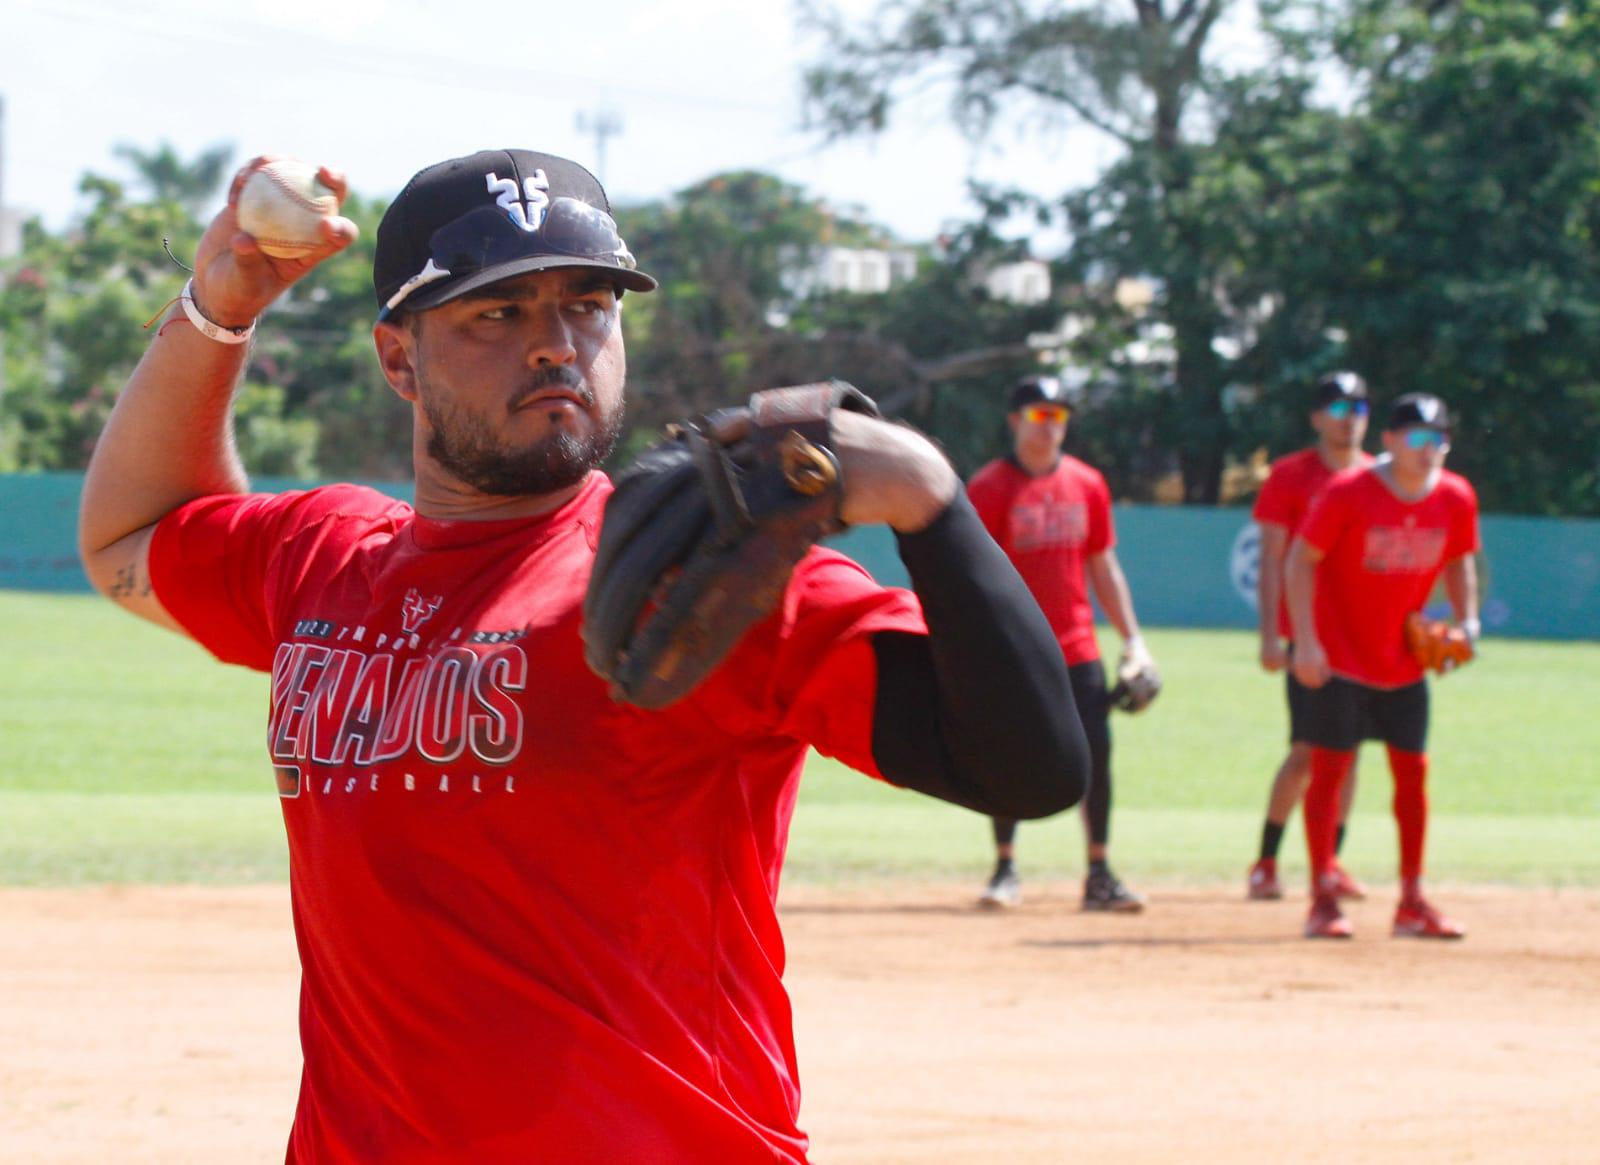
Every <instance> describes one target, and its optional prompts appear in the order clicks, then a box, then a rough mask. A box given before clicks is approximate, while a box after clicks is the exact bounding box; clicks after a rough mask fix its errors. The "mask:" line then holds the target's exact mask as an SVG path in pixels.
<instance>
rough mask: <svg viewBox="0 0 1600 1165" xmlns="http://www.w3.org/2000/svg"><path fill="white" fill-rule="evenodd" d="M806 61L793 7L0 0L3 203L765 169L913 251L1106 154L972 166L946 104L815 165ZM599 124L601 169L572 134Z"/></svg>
mask: <svg viewBox="0 0 1600 1165" xmlns="http://www.w3.org/2000/svg"><path fill="white" fill-rule="evenodd" d="M839 6H840V7H842V8H843V10H844V11H845V12H846V13H848V14H852V15H855V16H862V15H865V14H866V13H868V12H869V11H871V10H872V8H873V7H874V5H873V3H872V0H842V3H841V4H840V5H839ZM819 51H820V50H819V48H818V46H817V45H816V44H815V43H814V42H807V41H805V40H802V39H800V35H799V33H798V32H797V29H796V24H795V19H794V14H793V11H792V8H791V6H790V4H789V2H788V0H671V2H663V0H649V2H647V0H609V2H607V3H595V2H593V0H566V2H559V3H558V2H547V0H522V2H521V3H509V4H508V3H499V4H489V5H480V4H467V3H454V4H452V3H447V2H438V0H223V2H221V3H219V2H217V0H120V2H117V0H0V98H3V99H4V102H5V121H4V126H3V134H4V137H3V146H4V156H3V167H4V168H3V170H0V200H3V202H4V204H5V205H6V206H9V207H11V208H13V209H14V210H15V209H20V210H22V211H23V212H26V213H30V214H39V215H42V216H43V218H44V221H45V222H46V224H47V225H48V226H50V227H51V228H52V229H59V228H60V227H62V226H64V225H65V224H66V223H67V222H68V221H70V219H71V217H72V216H73V214H74V213H75V212H76V211H77V210H80V209H81V208H82V202H81V200H80V198H79V196H78V194H77V185H78V181H79V179H80V178H81V176H82V175H83V174H84V172H85V171H89V170H92V171H95V172H97V173H101V174H106V175H109V176H113V177H123V178H126V177H130V176H131V172H130V170H129V169H128V167H127V165H126V163H124V162H123V161H122V160H120V159H118V158H117V157H116V155H115V153H114V148H115V147H116V146H117V145H119V144H131V145H134V146H136V147H138V148H139V149H141V150H147V151H148V150H154V149H156V148H158V147H159V146H160V145H161V144H162V143H171V145H172V146H173V147H174V148H175V149H176V150H177V151H178V153H179V155H180V156H183V157H193V156H194V155H196V154H198V153H199V152H200V151H201V150H203V149H206V148H208V147H212V146H215V145H219V144H231V145H233V146H234V147H235V153H234V159H235V162H237V163H242V162H244V161H245V160H247V159H248V158H250V157H251V156H253V155H255V154H258V153H275V154H284V155H289V156H293V157H299V158H304V159H306V160H308V161H313V162H318V163H323V164H327V165H331V166H334V167H336V168H340V169H343V170H344V171H345V172H346V174H347V176H348V179H349V182H350V185H351V188H352V189H354V190H356V191H358V192H360V193H361V194H363V195H365V196H369V197H380V198H390V197H393V195H394V194H395V193H397V192H398V191H399V189H400V188H401V186H403V185H404V184H405V182H406V180H407V178H409V177H410V175H411V174H412V173H414V172H415V171H416V170H418V169H420V168H422V167H423V166H425V165H428V164H430V163H432V162H435V161H439V160H441V159H444V158H449V157H455V156H459V155H463V154H468V153H471V152H473V151H475V150H478V149H483V148H498V147H505V146H522V147H527V148H531V149H538V150H544V151H547V152H550V153H556V154H561V155H564V156H566V157H569V158H573V159H574V160H577V161H579V162H582V163H584V164H586V165H588V166H589V167H590V168H591V169H595V170H597V171H600V172H601V174H600V176H601V178H602V180H603V182H604V184H605V186H606V188H607V190H608V192H609V193H610V195H611V199H612V201H613V202H614V203H624V204H626V203H628V202H637V201H642V200H648V199H659V198H664V197H667V196H669V195H671V194H672V193H673V192H675V191H677V190H680V189H683V188H684V187H686V186H689V185H692V184H693V183H695V182H697V181H699V180H701V179H703V178H706V177H709V176H710V175H712V174H714V173H717V172H720V171H725V170H731V169H746V168H748V169H758V170H764V171H767V172H770V173H774V174H777V175H779V176H780V177H782V178H784V179H785V180H787V181H790V182H792V183H795V184H797V185H799V186H801V187H803V188H804V189H805V191H806V192H807V193H808V194H810V195H811V196H813V197H816V198H820V199H823V200H825V201H827V202H828V203H830V204H831V205H833V206H835V207H837V208H839V209H841V210H850V209H854V210H857V211H859V212H861V213H863V214H864V215H865V217H867V218H868V219H869V220H870V221H872V222H875V223H877V224H879V225H881V226H884V227H887V228H889V229H890V230H891V231H892V232H893V233H894V234H895V235H896V236H897V237H899V238H900V239H902V240H903V241H907V242H917V241H924V240H927V239H931V238H933V237H934V236H936V235H937V234H938V233H939V232H940V230H941V227H942V226H943V225H944V224H946V223H948V222H951V221H961V220H966V219H970V218H972V217H973V216H974V214H975V207H974V205H973V204H972V203H971V201H970V199H969V197H968V195H967V188H966V184H967V180H968V179H969V178H972V177H977V178H980V179H983V180H986V181H990V182H998V183H1003V184H1007V185H1016V186H1020V187H1022V188H1024V189H1030V190H1033V191H1035V192H1037V193H1042V194H1054V193H1060V192H1061V191H1064V190H1066V189H1068V188H1070V187H1072V186H1075V185H1079V184H1081V183H1084V182H1087V181H1089V180H1091V179H1092V178H1093V176H1094V174H1095V173H1097V172H1098V170H1099V169H1100V168H1101V167H1102V166H1103V165H1104V164H1105V163H1106V162H1107V161H1108V160H1109V159H1110V158H1111V157H1112V156H1113V147H1112V145H1111V143H1110V142H1109V141H1107V140H1105V139H1103V138H1101V137H1099V135H1096V134H1094V133H1092V132H1091V131H1086V130H1085V131H1078V132H1076V133H1071V134H1068V133H1063V132H1059V131H1058V132H1054V133H1052V134H1048V135H1046V134H1042V133H1041V132H1039V127H1038V126H1037V125H1035V126H1031V127H1027V128H1026V129H1024V127H1021V126H1016V127H1001V129H1000V130H999V131H998V132H997V133H996V134H995V135H994V136H993V139H992V140H991V141H990V142H989V143H987V144H985V145H983V146H974V145H973V144H971V143H969V142H967V141H966V140H965V139H963V138H961V137H960V136H959V135H958V134H957V133H956V132H955V131H954V130H953V129H951V128H950V127H949V125H948V119H947V117H946V106H945V101H946V100H947V98H946V97H942V96H941V97H937V98H929V99H926V100H924V101H922V102H921V103H920V104H919V105H918V106H917V107H915V108H912V109H909V110H907V111H905V114H904V116H901V117H899V118H898V121H897V123H896V124H895V125H894V126H893V127H892V128H891V131H890V132H889V133H888V134H886V135H884V136H883V137H881V138H878V139H874V140H870V141H869V140H862V141H851V142H846V143H841V144H834V145H828V144H826V143H824V142H823V141H822V139H821V137H820V136H819V135H818V134H816V133H815V132H805V131H803V130H802V129H801V105H800V74H801V69H802V67H803V65H804V64H805V63H807V62H808V61H810V60H812V59H813V58H814V57H815V56H816V55H817V54H818V52H819ZM607 115H608V116H609V117H610V118H611V119H612V120H615V121H617V122H620V130H619V131H618V132H617V133H615V134H614V135H612V136H610V137H609V138H608V139H607V141H606V144H605V148H604V156H603V159H602V157H601V156H600V152H599V150H598V149H597V146H598V142H597V138H596V135H595V134H594V133H593V132H592V130H591V129H585V128H580V125H581V124H582V125H587V126H593V125H594V124H595V122H596V121H597V120H599V119H600V118H601V117H602V116H607ZM1013 233H1021V232H1020V231H1017V232H1013ZM1036 244H1037V245H1036V250H1037V251H1039V252H1040V253H1041V254H1047V253H1048V252H1049V251H1050V249H1051V245H1052V244H1051V242H1050V240H1048V239H1047V238H1045V237H1043V236H1041V237H1040V238H1039V239H1038V240H1037V241H1036Z"/></svg>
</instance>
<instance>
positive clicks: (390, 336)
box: [372, 320, 418, 402]
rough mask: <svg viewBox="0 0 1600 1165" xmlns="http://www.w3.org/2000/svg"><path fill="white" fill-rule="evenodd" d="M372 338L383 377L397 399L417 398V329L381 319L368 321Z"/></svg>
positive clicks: (402, 323) (411, 399)
mask: <svg viewBox="0 0 1600 1165" xmlns="http://www.w3.org/2000/svg"><path fill="white" fill-rule="evenodd" d="M372 342H373V344H374V345H375V346H376V347H377V349H378V366H379V367H380V368H382V369H383V378H384V379H385V380H387V381H388V382H389V387H390V388H392V389H394V391H395V395H396V396H398V397H399V398H400V399H401V400H404V401H412V402H414V401H415V400H416V399H417V348H418V345H417V332H416V329H415V328H413V327H411V326H410V325H408V324H406V323H404V322H400V321H395V320H381V321H379V322H378V323H376V324H373V325H372Z"/></svg>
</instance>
